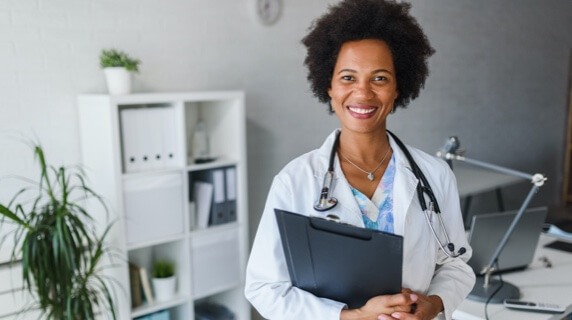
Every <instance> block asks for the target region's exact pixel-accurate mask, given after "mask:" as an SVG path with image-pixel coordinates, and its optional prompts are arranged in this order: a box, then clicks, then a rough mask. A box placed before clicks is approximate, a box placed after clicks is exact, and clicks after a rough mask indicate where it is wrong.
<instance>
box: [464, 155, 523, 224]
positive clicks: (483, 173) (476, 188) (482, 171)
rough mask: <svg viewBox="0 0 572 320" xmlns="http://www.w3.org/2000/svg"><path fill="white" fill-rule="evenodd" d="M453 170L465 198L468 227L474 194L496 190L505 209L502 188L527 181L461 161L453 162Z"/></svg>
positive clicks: (465, 217)
mask: <svg viewBox="0 0 572 320" xmlns="http://www.w3.org/2000/svg"><path fill="white" fill-rule="evenodd" d="M453 172H454V173H455V177H456V178H457V187H458V189H459V196H460V197H461V198H464V204H463V221H464V223H465V227H467V228H468V227H469V226H470V221H468V220H469V219H468V218H469V207H470V206H471V199H472V197H473V196H474V195H477V194H480V193H484V192H489V191H495V192H496V195H497V201H498V207H499V211H504V204H503V200H502V193H501V188H503V187H506V186H509V185H513V184H516V183H519V182H526V180H525V179H523V178H521V177H517V176H513V175H510V174H506V173H501V172H497V171H493V170H491V169H487V168H483V167H477V166H475V165H472V164H468V163H464V162H461V161H454V162H453ZM523 200H524V198H523Z"/></svg>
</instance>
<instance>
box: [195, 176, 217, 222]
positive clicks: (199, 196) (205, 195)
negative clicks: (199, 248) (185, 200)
mask: <svg viewBox="0 0 572 320" xmlns="http://www.w3.org/2000/svg"><path fill="white" fill-rule="evenodd" d="M193 189H194V190H195V194H194V198H195V203H196V206H197V207H196V208H197V210H196V214H197V227H199V228H200V229H204V228H206V227H208V226H209V216H210V213H211V205H212V201H213V200H212V199H213V185H212V183H208V182H203V181H196V182H195V183H194V185H193Z"/></svg>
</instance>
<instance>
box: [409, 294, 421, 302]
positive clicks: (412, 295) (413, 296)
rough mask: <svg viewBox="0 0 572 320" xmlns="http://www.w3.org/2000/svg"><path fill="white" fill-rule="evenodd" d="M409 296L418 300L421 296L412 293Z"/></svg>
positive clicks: (413, 299)
mask: <svg viewBox="0 0 572 320" xmlns="http://www.w3.org/2000/svg"><path fill="white" fill-rule="evenodd" d="M409 297H410V298H411V300H412V301H414V302H415V301H417V299H418V298H419V297H418V296H417V295H416V294H410V295H409Z"/></svg>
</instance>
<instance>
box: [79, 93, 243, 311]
mask: <svg viewBox="0 0 572 320" xmlns="http://www.w3.org/2000/svg"><path fill="white" fill-rule="evenodd" d="M139 108H141V109H143V108H146V109H148V108H167V109H170V110H171V111H172V112H175V114H176V118H175V119H176V121H175V123H174V124H173V127H172V128H170V129H169V130H171V132H172V134H173V137H172V139H170V140H169V141H170V142H172V141H174V143H175V145H174V146H173V147H174V150H175V151H174V153H175V155H174V157H173V158H172V159H171V160H173V161H171V162H170V163H169V165H167V166H162V167H155V168H148V169H145V168H139V170H136V171H133V170H131V169H128V168H126V167H127V166H128V165H126V161H127V160H125V161H124V152H125V150H124V147H123V146H124V138H125V137H122V125H123V121H122V113H121V112H122V110H125V109H139ZM78 113H79V126H80V143H81V150H82V164H83V166H84V168H85V171H86V174H87V176H88V179H89V181H88V185H89V186H90V187H91V188H92V189H93V190H94V191H95V192H96V193H98V194H99V195H101V196H102V197H103V198H104V199H105V201H106V202H107V204H108V205H109V216H106V215H105V214H106V213H105V212H104V211H103V210H102V209H100V208H97V207H95V206H94V207H90V206H89V204H88V210H91V211H90V213H93V214H94V215H95V216H96V217H97V218H98V220H99V221H101V223H100V225H101V226H102V227H104V226H105V223H104V222H105V221H108V220H115V224H114V226H113V228H112V230H111V232H110V235H109V239H108V240H109V242H110V245H111V246H113V247H114V248H116V249H118V250H119V252H121V254H122V255H123V256H124V258H125V259H123V260H121V259H120V261H119V260H118V259H115V260H114V261H113V263H114V264H116V265H117V267H113V268H109V269H107V270H108V271H106V275H109V276H112V277H113V278H115V279H116V280H117V281H118V285H117V288H116V293H117V296H118V300H117V305H118V315H119V319H134V318H137V317H140V316H145V315H148V314H151V313H154V312H157V311H160V310H168V311H169V314H170V318H171V319H173V320H177V319H194V307H195V304H196V303H197V302H200V301H205V300H207V301H208V300H210V301H214V302H217V303H220V304H223V305H225V306H226V307H227V308H229V309H230V310H231V311H232V312H233V313H234V314H235V316H236V319H239V320H248V319H250V307H249V304H248V302H247V301H246V299H245V298H244V296H243V291H244V274H245V265H246V260H247V255H248V230H247V228H248V221H247V217H248V207H247V199H248V197H247V183H246V138H245V136H246V132H245V110H244V93H243V92H240V91H225V92H189V93H148V94H131V95H122V96H111V95H99V94H94V95H91V94H90V95H80V96H79V97H78ZM199 117H200V118H201V119H202V120H203V121H204V122H205V123H206V126H207V128H208V134H209V140H210V154H211V156H214V157H216V160H215V161H213V162H209V163H203V164H195V163H194V161H193V158H192V147H191V146H192V143H191V142H192V133H193V131H194V127H195V125H196V123H197V121H198V119H199ZM229 166H234V167H235V169H236V221H233V222H228V223H224V224H219V225H215V226H209V227H208V228H204V229H197V228H196V226H195V224H194V223H192V221H194V219H196V218H195V217H193V216H192V214H193V213H194V214H196V212H195V211H194V210H192V208H191V205H190V201H191V198H192V196H191V189H192V186H191V185H192V180H193V173H195V172H197V171H201V170H209V169H217V168H226V167H229ZM165 181H167V182H165ZM142 186H145V187H142ZM154 188H156V189H154ZM134 205H135V206H141V208H142V209H141V210H133V206H134ZM137 208H138V207H137ZM148 208H153V210H151V209H148ZM149 210H151V211H153V212H156V211H160V212H156V214H155V213H152V214H149V213H148V212H147V213H142V212H146V211H149ZM133 211H135V212H133ZM139 214H141V215H145V216H138V215H139ZM155 226H156V228H154V227H155ZM163 258H166V259H170V260H172V261H174V262H175V264H176V275H177V295H176V296H175V297H174V298H173V299H171V300H170V301H167V302H155V303H153V304H144V305H142V306H139V307H137V308H134V309H132V308H131V298H130V290H129V288H130V283H129V271H128V266H127V261H126V260H129V261H131V262H135V263H137V264H138V265H140V266H143V267H145V268H147V270H148V271H149V273H150V272H151V267H152V263H153V261H155V260H157V259H163Z"/></svg>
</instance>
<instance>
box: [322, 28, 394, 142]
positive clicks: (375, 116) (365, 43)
mask: <svg viewBox="0 0 572 320" xmlns="http://www.w3.org/2000/svg"><path fill="white" fill-rule="evenodd" d="M328 94H329V95H330V98H331V103H332V107H333V109H334V111H335V113H336V115H337V116H338V118H339V119H340V122H341V125H342V130H346V131H353V132H356V133H373V132H376V133H377V132H383V131H385V119H386V118H387V115H388V114H389V113H390V112H391V110H392V108H393V102H394V101H395V99H396V98H397V96H398V92H397V80H396V75H395V68H394V66H393V57H392V55H391V50H390V49H389V47H388V46H387V44H386V43H385V42H384V41H382V40H376V39H366V40H359V41H351V42H346V43H344V44H343V45H342V47H341V49H340V53H339V55H338V60H337V61H336V65H335V67H334V74H333V75H332V84H331V87H330V89H329V90H328Z"/></svg>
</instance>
